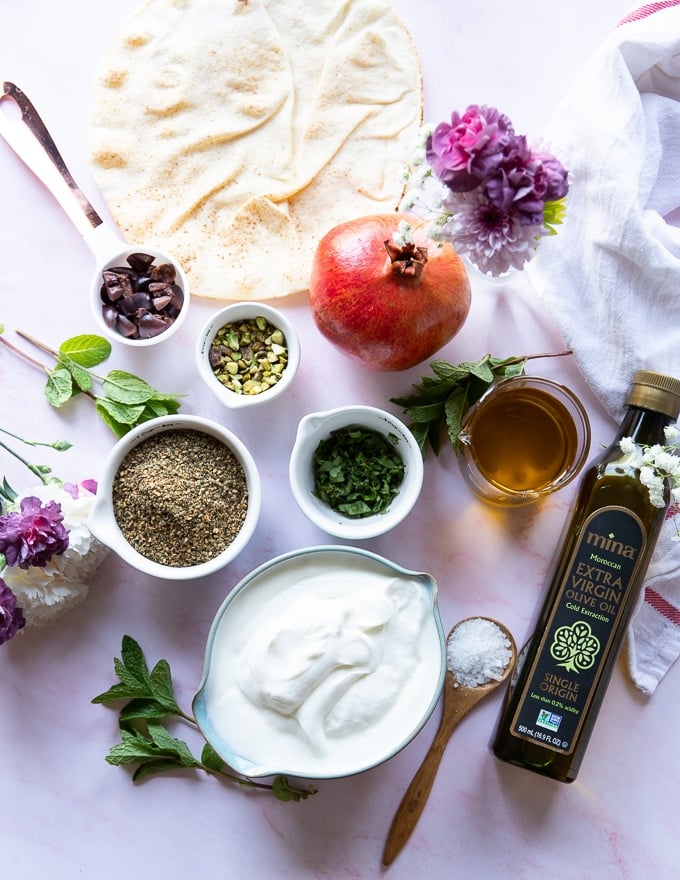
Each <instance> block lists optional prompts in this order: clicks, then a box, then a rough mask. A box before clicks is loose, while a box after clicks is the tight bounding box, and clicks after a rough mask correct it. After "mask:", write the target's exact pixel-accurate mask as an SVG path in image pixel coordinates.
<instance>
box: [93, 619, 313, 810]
mask: <svg viewBox="0 0 680 880" xmlns="http://www.w3.org/2000/svg"><path fill="white" fill-rule="evenodd" d="M113 668H114V671H115V673H116V675H117V677H118V682H117V683H116V684H113V685H112V686H111V687H110V688H109V689H108V690H107V691H104V692H103V693H101V694H99V695H98V696H96V697H94V698H93V699H92V702H93V703H98V704H108V703H116V702H119V701H121V700H127V701H128V702H126V703H125V705H124V706H123V708H122V709H121V710H120V712H119V716H118V725H119V729H120V737H121V741H120V742H119V743H116V744H115V745H113V746H112V747H111V748H110V750H109V753H108V755H107V756H106V761H107V762H108V763H109V764H112V765H113V766H122V765H133V764H135V765H137V766H136V768H135V770H134V772H133V775H132V781H133V782H140V781H141V780H143V779H147V778H148V777H150V776H155V775H157V774H159V773H164V772H167V771H170V770H188V769H191V770H202V771H204V772H206V773H210V774H212V775H214V776H217V777H220V778H224V779H228V780H230V781H231V782H234V783H236V784H237V785H240V786H244V787H247V788H262V789H267V790H269V791H272V792H273V794H274V795H275V797H276V798H278V800H282V801H291V800H293V801H300V800H304V799H305V798H307V797H309V796H310V795H311V794H314V792H315V790H314V789H313V788H310V789H298V788H295V787H294V786H292V785H290V784H289V782H288V778H287V777H286V776H281V775H279V776H276V777H275V778H274V780H273V782H272V784H271V785H269V784H267V783H263V782H255V781H254V780H253V779H249V778H248V777H246V776H239V775H238V774H237V773H236V772H235V771H234V770H232V768H230V767H229V765H228V764H226V763H225V762H224V761H223V760H222V758H221V757H220V756H219V755H218V754H217V752H216V751H215V750H214V749H213V747H212V746H211V745H210V744H209V743H207V742H206V743H205V745H204V746H203V748H202V751H201V756H200V758H196V757H195V756H194V754H193V753H192V752H191V749H190V748H189V746H188V745H187V744H186V742H184V740H181V739H178V738H177V737H175V736H173V734H172V733H170V731H169V730H168V728H167V727H166V726H165V724H163V723H162V722H163V721H164V720H165V719H167V718H172V717H175V718H178V719H180V720H182V721H185V722H188V723H190V724H191V725H193V726H194V727H196V728H198V725H197V723H196V719H195V718H194V717H193V716H192V715H188V714H187V713H186V712H183V711H182V709H181V708H180V707H179V705H178V703H177V700H176V698H175V693H174V688H173V684H172V674H171V671H170V665H169V664H168V662H167V660H159V661H158V662H157V663H156V664H155V666H154V667H153V668H152V669H151V670H149V667H148V664H147V661H146V657H145V656H144V652H143V651H142V649H141V647H140V646H139V644H138V643H137V642H136V641H135V640H134V639H133V638H132V637H131V636H129V635H124V636H123V640H122V645H121V656H120V658H117V657H115V658H114V660H113Z"/></svg>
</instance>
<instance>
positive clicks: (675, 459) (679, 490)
mask: <svg viewBox="0 0 680 880" xmlns="http://www.w3.org/2000/svg"><path fill="white" fill-rule="evenodd" d="M664 433H665V436H666V439H667V440H669V445H668V446H662V445H661V444H660V443H654V444H653V445H651V446H646V445H645V444H638V443H636V442H635V440H633V438H632V437H623V438H622V439H621V440H620V441H619V447H620V449H621V452H622V453H623V456H624V464H627V465H629V466H631V467H634V468H637V469H638V472H639V473H638V477H639V480H640V482H641V483H642V485H643V486H646V487H647V489H648V492H649V500H650V502H651V504H653V505H654V507H665V506H666V499H665V490H666V484H667V481H670V484H671V499H672V500H673V502H674V503H676V504H680V456H679V455H678V454H677V453H678V447H677V446H675V445H673V444H674V442H675V440H676V439H677V438H678V437H680V432H679V431H678V430H677V428H676V426H669V427H667V428H666V429H665V431H664ZM674 540H680V534H678V533H677V530H676V537H675V538H674Z"/></svg>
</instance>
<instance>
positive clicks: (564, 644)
mask: <svg viewBox="0 0 680 880" xmlns="http://www.w3.org/2000/svg"><path fill="white" fill-rule="evenodd" d="M599 652H600V640H599V639H598V638H597V636H594V635H593V631H592V630H591V628H590V624H588V623H585V622H584V621H581V620H577V621H576V623H573V624H572V625H571V626H561V627H560V628H559V629H558V630H556V632H555V636H554V638H553V642H552V645H551V646H550V655H551V656H552V658H553V660H556V661H557V665H558V666H563V667H564V668H565V669H566V670H567V672H581V671H583V670H584V669H590V667H591V666H592V665H593V663H594V662H595V658H596V657H597V655H598V654H599Z"/></svg>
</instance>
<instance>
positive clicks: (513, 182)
mask: <svg viewBox="0 0 680 880" xmlns="http://www.w3.org/2000/svg"><path fill="white" fill-rule="evenodd" d="M567 189H568V187H567V172H566V171H565V170H564V168H563V167H562V165H561V164H560V163H559V162H558V161H557V159H555V158H554V157H552V156H549V155H548V154H547V153H543V154H535V153H532V152H531V150H530V149H529V147H528V146H527V142H526V138H525V137H524V136H522V137H516V138H515V139H514V141H513V143H512V145H511V146H510V147H509V149H508V150H507V151H506V154H505V156H504V157H503V160H502V162H501V163H500V165H499V166H498V169H497V170H496V172H495V173H494V174H493V176H491V177H490V178H489V180H488V181H487V182H486V194H487V196H488V199H489V201H490V202H491V203H492V204H493V205H495V206H496V207H497V208H498V209H499V210H501V211H505V212H507V211H512V212H513V213H514V214H515V215H516V216H517V217H518V219H519V221H520V223H521V224H522V225H523V226H536V225H538V224H540V223H543V209H544V207H545V203H546V202H550V201H553V200H555V199H561V198H563V197H564V196H565V195H566V194H567Z"/></svg>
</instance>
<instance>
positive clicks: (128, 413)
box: [95, 397, 144, 430]
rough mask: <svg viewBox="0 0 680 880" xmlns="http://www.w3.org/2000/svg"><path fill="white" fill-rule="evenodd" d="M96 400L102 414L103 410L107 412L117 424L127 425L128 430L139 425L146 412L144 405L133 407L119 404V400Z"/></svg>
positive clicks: (104, 398)
mask: <svg viewBox="0 0 680 880" xmlns="http://www.w3.org/2000/svg"><path fill="white" fill-rule="evenodd" d="M95 400H96V404H97V409H98V411H99V412H100V413H101V412H102V410H103V411H105V412H107V413H108V414H109V416H111V418H112V419H113V420H114V421H115V422H116V423H117V424H120V425H127V427H128V430H129V429H130V428H132V427H133V426H134V425H136V424H137V422H138V421H139V417H140V416H141V415H142V413H143V412H144V404H137V405H135V406H133V405H131V404H127V403H119V402H118V401H117V400H111V399H110V398H108V397H97V398H96V399H95Z"/></svg>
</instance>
